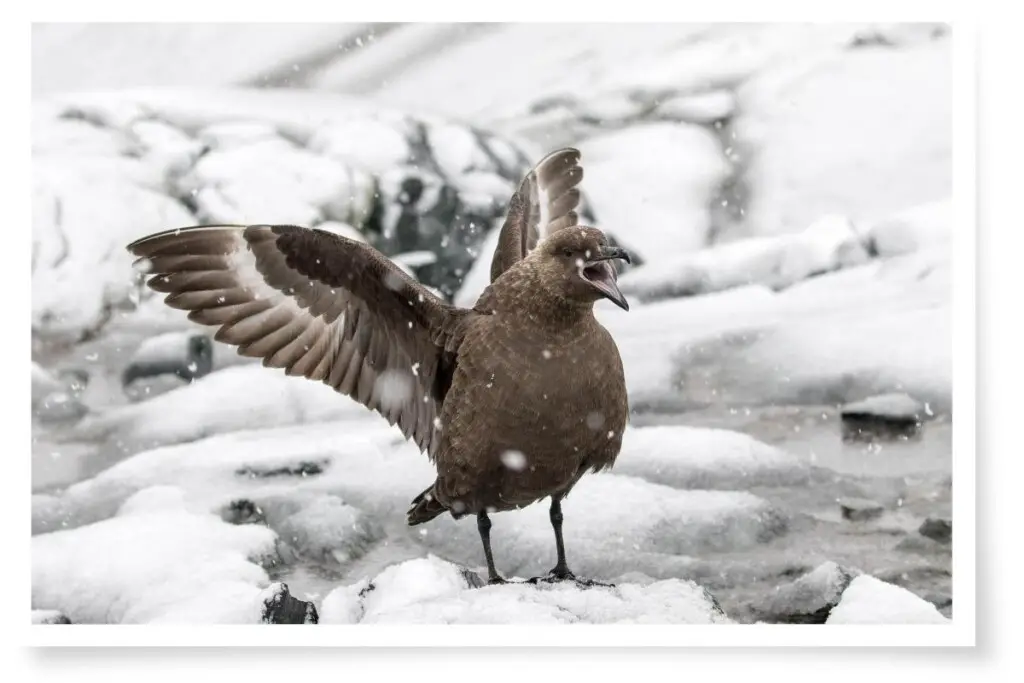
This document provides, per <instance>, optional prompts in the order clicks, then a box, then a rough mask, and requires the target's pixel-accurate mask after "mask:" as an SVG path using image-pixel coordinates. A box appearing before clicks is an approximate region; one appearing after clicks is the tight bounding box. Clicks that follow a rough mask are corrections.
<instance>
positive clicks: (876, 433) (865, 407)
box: [840, 393, 926, 442]
mask: <svg viewBox="0 0 1024 683" xmlns="http://www.w3.org/2000/svg"><path fill="white" fill-rule="evenodd" d="M925 413H926V410H925V407H924V406H922V405H921V404H920V403H918V402H917V401H915V400H914V399H913V398H911V397H910V396H908V395H907V394H898V393H897V394H881V395H879V396H872V397H871V398H868V399H865V400H863V401H857V402H856V403H849V404H847V405H845V406H843V408H842V410H841V411H840V417H841V420H842V430H843V434H842V436H843V441H865V442H875V441H896V440H898V439H904V440H905V439H912V438H915V437H917V436H919V435H920V432H921V424H922V420H923V418H924V415H925Z"/></svg>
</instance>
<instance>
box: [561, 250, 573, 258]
mask: <svg viewBox="0 0 1024 683" xmlns="http://www.w3.org/2000/svg"><path fill="white" fill-rule="evenodd" d="M562 256H564V257H566V258H569V257H570V256H572V249H569V248H566V249H563V250H562Z"/></svg>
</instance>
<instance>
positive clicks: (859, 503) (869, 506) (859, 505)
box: [839, 498, 885, 522]
mask: <svg viewBox="0 0 1024 683" xmlns="http://www.w3.org/2000/svg"><path fill="white" fill-rule="evenodd" d="M839 510H840V512H841V513H842V515H843V519H845V520H848V521H851V522H864V521H867V520H869V519H876V518H878V517H881V516H882V513H883V512H885V508H884V507H882V504H881V503H877V502H875V501H873V500H868V499H867V498H842V499H840V500H839Z"/></svg>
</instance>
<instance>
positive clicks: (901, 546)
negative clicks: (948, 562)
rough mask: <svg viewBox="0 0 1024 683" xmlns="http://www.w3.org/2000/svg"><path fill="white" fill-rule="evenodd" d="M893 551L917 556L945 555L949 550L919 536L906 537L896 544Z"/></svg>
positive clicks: (936, 542)
mask: <svg viewBox="0 0 1024 683" xmlns="http://www.w3.org/2000/svg"><path fill="white" fill-rule="evenodd" d="M895 549H896V550H898V551H900V552H905V553H916V554H918V555H934V554H946V553H948V552H949V548H947V547H946V546H945V545H944V544H942V543H939V542H938V541H934V540H932V539H930V538H927V537H925V536H921V535H920V534H912V535H910V536H907V537H906V538H904V539H903V540H901V541H900V542H899V543H897V544H896V546H895Z"/></svg>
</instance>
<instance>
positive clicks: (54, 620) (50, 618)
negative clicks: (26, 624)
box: [32, 609, 67, 624]
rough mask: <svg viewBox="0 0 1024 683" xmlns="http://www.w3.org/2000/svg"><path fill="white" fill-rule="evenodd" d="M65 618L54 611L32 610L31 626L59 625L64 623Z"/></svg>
mask: <svg viewBox="0 0 1024 683" xmlns="http://www.w3.org/2000/svg"><path fill="white" fill-rule="evenodd" d="M65 619H67V617H66V616H65V615H63V614H61V613H60V612H59V611H58V610H55V609H34V610H32V623H33V624H60V623H65V622H64V620H65Z"/></svg>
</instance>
